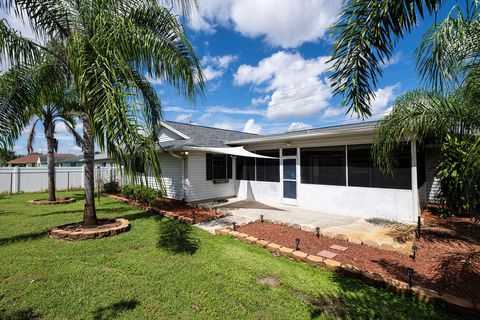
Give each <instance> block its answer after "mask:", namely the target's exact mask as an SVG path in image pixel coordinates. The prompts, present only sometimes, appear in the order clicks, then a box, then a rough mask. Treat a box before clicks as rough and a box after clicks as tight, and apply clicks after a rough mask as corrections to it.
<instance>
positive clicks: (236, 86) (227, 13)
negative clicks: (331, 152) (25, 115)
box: [10, 0, 454, 153]
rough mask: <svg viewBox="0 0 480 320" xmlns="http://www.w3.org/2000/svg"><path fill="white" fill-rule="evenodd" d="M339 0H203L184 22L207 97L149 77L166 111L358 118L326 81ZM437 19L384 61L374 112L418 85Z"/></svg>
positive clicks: (254, 122)
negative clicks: (427, 38)
mask: <svg viewBox="0 0 480 320" xmlns="http://www.w3.org/2000/svg"><path fill="white" fill-rule="evenodd" d="M341 2H342V1H341V0H302V1H291V0H199V6H200V9H199V13H198V14H197V15H194V17H193V18H191V19H189V20H185V19H184V25H185V28H186V31H187V34H188V36H189V39H190V40H191V42H192V44H193V46H194V48H195V50H196V53H197V55H198V57H199V58H200V59H201V61H202V65H203V68H204V72H205V76H206V79H207V82H206V89H207V90H206V93H205V97H203V98H200V99H198V102H197V103H196V105H192V104H190V103H188V102H186V101H185V100H184V99H182V98H181V97H179V96H178V95H177V94H176V92H175V91H174V90H172V88H170V87H168V85H166V84H163V83H161V81H157V80H155V79H151V80H152V83H153V84H154V87H155V89H156V90H157V93H158V95H159V97H160V99H161V101H162V105H163V110H164V114H163V117H164V119H166V120H172V121H179V122H190V123H194V124H200V125H206V126H213V127H218V128H224V129H232V130H239V131H247V132H252V133H259V134H269V133H278V132H285V131H289V130H299V129H306V128H312V127H322V126H327V125H337V124H347V123H351V122H353V121H359V120H358V119H356V118H355V117H351V116H350V115H345V112H346V109H345V108H342V107H341V106H340V105H339V101H340V98H339V97H334V96H333V94H332V92H331V88H330V86H329V83H328V76H329V73H328V71H327V69H328V65H327V63H326V62H327V61H328V58H329V54H330V50H331V46H332V43H333V40H332V38H331V35H330V34H329V33H328V27H330V26H331V25H332V24H333V23H334V21H335V19H336V17H337V16H338V13H339V12H340V4H341ZM453 3H454V2H451V1H447V2H446V5H445V6H444V7H443V10H442V11H441V12H440V13H439V14H438V16H437V19H442V17H445V15H446V14H447V13H448V11H449V9H450V8H451V7H452V4H453ZM10 22H11V24H13V25H16V24H17V25H18V28H19V29H20V30H21V29H22V26H21V25H20V24H18V22H15V21H14V20H12V19H11V20H10ZM433 22H434V19H433V18H427V19H426V20H424V21H422V22H420V23H419V25H418V26H417V28H416V29H414V30H413V32H412V33H411V34H408V35H407V36H406V37H405V38H404V39H403V40H401V41H400V42H399V43H398V45H397V47H396V50H395V53H394V55H393V58H392V59H391V61H389V62H388V63H387V64H386V65H385V66H384V68H383V71H384V76H383V77H382V79H381V81H380V82H379V85H378V88H377V91H376V99H375V100H374V101H373V102H372V109H373V113H374V115H373V118H374V119H378V118H381V117H383V116H384V115H385V114H387V113H388V110H389V109H390V107H391V105H392V102H393V101H394V99H395V98H396V97H397V96H398V95H400V94H402V93H403V92H405V91H408V90H412V89H415V88H417V87H418V86H419V85H420V81H419V78H418V76H417V72H416V70H415V61H414V57H413V52H414V50H415V48H416V46H417V45H418V43H419V42H420V40H421V36H422V34H423V33H424V31H425V30H426V28H427V27H428V26H430V25H431V24H432V23H433ZM27 129H28V128H27ZM26 131H27V130H26ZM57 131H58V133H57V137H58V138H59V140H60V144H59V149H60V152H73V153H79V152H80V149H79V148H78V147H76V146H74V144H73V139H72V138H71V137H70V136H69V135H68V134H67V132H66V131H65V128H63V127H59V128H58V130H57ZM37 135H38V137H37V143H36V145H35V146H36V151H38V152H45V142H44V138H43V137H42V130H41V128H40V129H39V130H37ZM25 140H26V139H25V136H24V137H22V138H21V139H20V140H19V141H18V143H17V144H16V146H15V150H16V151H17V152H18V153H25Z"/></svg>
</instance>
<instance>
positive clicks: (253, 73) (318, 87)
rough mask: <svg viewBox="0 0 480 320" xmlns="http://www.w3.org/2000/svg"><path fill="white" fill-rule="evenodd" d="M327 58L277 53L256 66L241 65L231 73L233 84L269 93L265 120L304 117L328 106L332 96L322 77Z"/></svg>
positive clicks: (283, 52)
mask: <svg viewBox="0 0 480 320" xmlns="http://www.w3.org/2000/svg"><path fill="white" fill-rule="evenodd" d="M329 59H330V57H328V56H324V57H317V58H312V59H305V58H303V57H302V56H301V55H300V54H299V53H289V52H285V51H279V52H277V53H274V54H272V55H271V56H270V57H267V58H265V59H263V60H261V61H260V62H259V63H258V65H256V66H251V65H241V66H240V67H239V68H238V70H237V72H236V73H235V79H234V81H235V84H236V85H247V84H251V85H253V86H254V87H255V88H257V89H259V90H263V91H264V92H267V93H271V95H270V101H269V102H268V108H267V118H268V119H271V120H278V119H283V118H288V117H305V116H308V115H312V114H315V113H318V112H320V111H322V110H324V109H326V108H327V107H328V106H329V101H330V99H331V98H332V96H333V93H332V89H331V87H330V85H329V83H328V80H327V78H326V77H323V78H321V76H322V75H323V74H324V73H325V72H326V71H327V69H328V67H329V65H328V63H327V61H328V60H329Z"/></svg>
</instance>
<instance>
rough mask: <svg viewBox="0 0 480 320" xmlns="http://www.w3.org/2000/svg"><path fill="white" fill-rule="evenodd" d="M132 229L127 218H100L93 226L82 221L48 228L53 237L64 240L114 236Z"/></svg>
mask: <svg viewBox="0 0 480 320" xmlns="http://www.w3.org/2000/svg"><path fill="white" fill-rule="evenodd" d="M129 229H130V222H129V221H128V220H127V219H123V218H119V219H105V220H98V225H97V226H95V227H92V228H84V227H83V226H82V222H74V223H69V224H64V225H62V226H58V227H55V228H51V229H49V230H48V233H47V234H48V236H49V237H51V238H57V239H63V240H88V239H100V238H104V237H108V236H114V235H117V234H120V233H122V232H126V231H128V230H129Z"/></svg>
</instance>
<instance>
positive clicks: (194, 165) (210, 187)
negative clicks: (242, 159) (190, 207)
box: [185, 151, 235, 201]
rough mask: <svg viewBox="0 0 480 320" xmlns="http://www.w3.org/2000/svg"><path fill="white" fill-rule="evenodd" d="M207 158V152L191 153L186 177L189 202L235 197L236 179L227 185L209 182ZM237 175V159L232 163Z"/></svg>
mask: <svg viewBox="0 0 480 320" xmlns="http://www.w3.org/2000/svg"><path fill="white" fill-rule="evenodd" d="M206 165H207V158H206V153H205V152H196V151H189V154H188V158H187V165H186V167H187V170H186V175H185V178H186V179H185V183H186V189H187V190H186V191H187V199H186V200H187V201H199V200H207V199H217V198H229V197H233V196H235V183H234V179H232V180H229V181H228V182H227V183H213V181H211V180H207V172H206ZM232 167H233V168H232V169H233V170H232V171H233V175H235V159H233V161H232Z"/></svg>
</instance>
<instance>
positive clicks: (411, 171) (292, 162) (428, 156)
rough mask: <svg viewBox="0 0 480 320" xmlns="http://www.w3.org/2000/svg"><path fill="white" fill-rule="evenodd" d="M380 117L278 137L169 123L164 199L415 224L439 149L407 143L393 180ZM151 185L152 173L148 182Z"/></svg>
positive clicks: (428, 196)
mask: <svg viewBox="0 0 480 320" xmlns="http://www.w3.org/2000/svg"><path fill="white" fill-rule="evenodd" d="M376 124H377V123H376V122H363V123H357V124H349V125H341V126H334V127H327V128H319V129H309V130H303V131H295V132H288V133H283V134H273V135H254V134H248V133H243V132H237V131H231V130H223V129H216V128H209V127H204V126H198V125H193V124H184V123H177V122H172V121H165V122H162V123H161V126H162V127H161V129H160V132H159V157H160V163H161V168H162V175H163V178H162V180H163V184H164V186H165V188H166V193H167V196H168V197H170V198H175V199H185V200H186V201H189V202H193V201H201V200H207V199H217V198H226V197H238V198H250V199H255V200H258V201H260V202H265V203H272V204H275V203H283V204H289V205H294V206H299V207H302V208H309V209H314V210H318V212H319V214H321V212H324V213H334V214H344V215H355V216H362V217H379V218H385V219H393V220H399V221H409V222H415V221H416V220H417V216H418V214H419V212H420V208H421V207H422V206H423V205H425V204H426V203H427V202H428V201H431V200H432V199H433V197H434V196H435V192H436V190H437V187H436V184H435V180H434V178H433V175H434V171H433V167H434V163H435V162H436V161H437V155H438V152H436V149H435V148H434V147H433V146H427V147H424V148H418V147H417V144H416V142H411V143H406V144H405V146H404V147H403V148H401V149H400V150H398V152H397V154H396V155H395V161H396V164H397V166H396V169H395V170H394V174H393V177H391V176H389V175H384V174H383V173H382V172H381V171H380V170H379V169H378V168H376V167H375V165H374V164H373V162H372V160H371V156H370V145H371V143H372V141H373V138H374V135H375V132H376ZM151 180H152V183H153V182H154V180H153V178H152V179H151Z"/></svg>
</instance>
